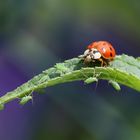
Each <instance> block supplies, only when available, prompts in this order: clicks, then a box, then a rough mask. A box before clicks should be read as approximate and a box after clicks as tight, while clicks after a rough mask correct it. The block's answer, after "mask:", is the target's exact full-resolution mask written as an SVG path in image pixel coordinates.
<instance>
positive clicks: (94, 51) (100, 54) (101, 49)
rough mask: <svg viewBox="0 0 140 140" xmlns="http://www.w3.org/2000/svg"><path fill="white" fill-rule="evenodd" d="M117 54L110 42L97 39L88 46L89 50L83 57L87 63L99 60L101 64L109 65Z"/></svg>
mask: <svg viewBox="0 0 140 140" xmlns="http://www.w3.org/2000/svg"><path fill="white" fill-rule="evenodd" d="M115 56H116V52H115V49H114V48H113V46H112V45H111V44H110V43H109V42H107V41H96V42H93V43H91V44H90V45H89V46H88V47H87V50H86V51H85V52H84V54H83V55H82V56H81V57H82V58H83V60H84V63H85V64H87V63H90V62H96V61H99V62H101V66H107V65H109V62H110V61H112V60H114V58H115Z"/></svg>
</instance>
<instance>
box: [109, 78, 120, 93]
mask: <svg viewBox="0 0 140 140" xmlns="http://www.w3.org/2000/svg"><path fill="white" fill-rule="evenodd" d="M109 84H111V85H112V86H113V88H114V89H116V90H117V91H120V90H121V87H120V85H119V84H118V83H117V82H115V81H113V80H110V81H109Z"/></svg>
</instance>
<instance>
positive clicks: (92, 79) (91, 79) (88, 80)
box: [84, 77, 98, 84]
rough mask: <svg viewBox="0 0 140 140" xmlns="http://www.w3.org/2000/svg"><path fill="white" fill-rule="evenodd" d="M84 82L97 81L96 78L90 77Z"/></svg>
mask: <svg viewBox="0 0 140 140" xmlns="http://www.w3.org/2000/svg"><path fill="white" fill-rule="evenodd" d="M84 82H85V83H86V84H90V83H93V82H98V79H97V78H96V77H90V78H88V79H86V80H85V81H84Z"/></svg>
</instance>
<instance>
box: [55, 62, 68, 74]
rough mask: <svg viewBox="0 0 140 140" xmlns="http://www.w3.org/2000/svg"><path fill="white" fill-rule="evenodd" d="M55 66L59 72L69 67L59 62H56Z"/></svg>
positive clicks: (66, 70)
mask: <svg viewBox="0 0 140 140" xmlns="http://www.w3.org/2000/svg"><path fill="white" fill-rule="evenodd" d="M55 67H56V68H57V70H59V71H61V72H68V71H69V69H68V68H67V67H66V66H65V65H64V64H61V63H58V64H56V65H55Z"/></svg>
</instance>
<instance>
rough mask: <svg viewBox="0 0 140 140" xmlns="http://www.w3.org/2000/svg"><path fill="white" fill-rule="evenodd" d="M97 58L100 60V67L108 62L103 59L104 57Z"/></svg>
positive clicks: (105, 65)
mask: <svg viewBox="0 0 140 140" xmlns="http://www.w3.org/2000/svg"><path fill="white" fill-rule="evenodd" d="M98 60H99V61H100V62H101V67H107V66H108V62H107V61H105V60H104V59H102V58H100V59H98Z"/></svg>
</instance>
